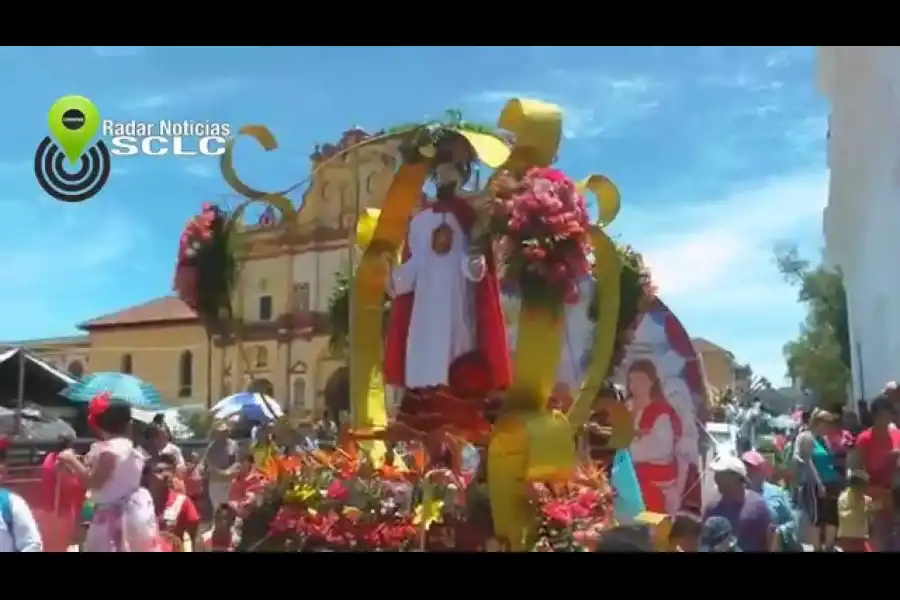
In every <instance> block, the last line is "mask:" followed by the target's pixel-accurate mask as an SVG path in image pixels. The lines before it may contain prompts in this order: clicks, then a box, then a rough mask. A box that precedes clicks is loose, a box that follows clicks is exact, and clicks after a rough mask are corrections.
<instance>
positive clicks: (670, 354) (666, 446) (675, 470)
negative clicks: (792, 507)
mask: <svg viewBox="0 0 900 600" xmlns="http://www.w3.org/2000/svg"><path fill="white" fill-rule="evenodd" d="M584 286H585V289H584V290H583V291H582V294H581V301H580V303H579V305H575V306H570V307H569V306H567V307H566V337H565V344H564V346H563V353H562V354H563V355H562V357H561V360H560V363H559V368H558V370H557V381H558V384H557V389H556V390H555V394H558V395H559V396H560V397H561V398H563V397H566V396H571V395H572V393H569V391H570V390H571V392H573V393H575V394H577V390H578V388H579V386H580V385H581V382H582V380H583V379H584V376H585V372H586V367H587V364H588V363H589V361H590V345H591V343H592V339H593V334H592V329H593V323H592V322H591V321H590V320H589V318H588V310H587V309H588V304H589V302H590V298H591V297H592V289H591V288H592V286H593V282H591V281H587V282H585V283H584ZM505 305H506V306H507V308H508V309H509V308H512V309H515V306H516V302H515V300H514V299H511V298H505ZM515 334H516V332H515V329H514V328H511V330H510V343H511V345H514V344H515ZM614 380H615V381H616V383H618V384H619V385H621V386H622V387H624V388H625V391H626V396H627V402H628V405H629V408H630V410H631V412H632V417H633V418H634V425H635V431H636V436H635V439H634V441H633V442H632V445H631V447H630V451H631V458H632V460H633V462H634V467H635V471H636V473H637V476H638V480H639V482H640V486H641V490H642V493H643V494H644V502H645V504H646V507H647V510H649V511H652V512H659V513H663V514H675V513H676V512H679V511H681V510H685V509H688V510H692V509H693V510H700V508H701V505H702V493H701V492H702V490H701V486H700V433H699V430H698V427H697V422H698V420H699V421H700V422H703V421H705V419H706V416H705V414H704V413H705V393H706V392H705V384H704V381H705V378H704V376H703V370H702V364H701V362H700V358H699V357H698V356H697V353H696V352H695V350H694V348H693V345H692V344H691V340H690V337H689V336H688V335H687V332H686V331H685V330H684V327H682V325H681V323H680V322H679V321H678V319H677V318H676V317H675V315H674V314H673V313H672V312H671V311H670V310H669V309H668V307H667V306H666V305H665V304H664V303H663V302H661V301H659V300H658V299H657V300H655V301H654V303H653V304H652V305H651V307H650V309H649V310H648V311H647V312H646V313H645V314H644V315H643V317H641V321H640V323H639V324H638V326H637V328H636V330H635V335H634V339H633V340H632V342H631V344H629V345H628V347H627V348H626V352H625V359H624V360H623V362H622V364H621V365H620V367H619V369H618V370H617V373H616V374H615V377H614ZM558 403H559V402H558Z"/></svg>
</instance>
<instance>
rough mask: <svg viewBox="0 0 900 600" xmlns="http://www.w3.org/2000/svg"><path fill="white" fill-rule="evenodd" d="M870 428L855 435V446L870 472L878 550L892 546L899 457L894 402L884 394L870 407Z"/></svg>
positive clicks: (898, 432)
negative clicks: (875, 511) (895, 484)
mask: <svg viewBox="0 0 900 600" xmlns="http://www.w3.org/2000/svg"><path fill="white" fill-rule="evenodd" d="M870 414H871V418H872V427H870V428H868V429H866V430H865V431H863V432H862V433H860V434H859V436H858V437H857V438H856V449H857V452H858V453H859V458H860V460H861V461H862V465H863V468H864V469H865V470H866V472H867V473H868V474H869V495H870V496H872V498H873V499H874V500H875V502H876V505H877V506H879V507H880V510H879V511H878V512H877V514H876V516H875V522H874V523H873V527H872V529H873V533H874V536H873V537H874V541H875V543H876V545H877V547H878V549H879V550H882V551H884V550H888V549H889V548H890V547H891V545H892V541H891V540H892V538H893V536H892V534H891V532H892V529H893V521H894V502H893V501H892V500H893V498H892V496H893V494H892V491H891V490H892V488H893V487H894V486H893V477H894V473H895V471H896V469H897V461H898V459H900V430H898V429H897V427H896V426H894V418H895V417H896V414H895V412H894V407H893V403H892V402H891V399H890V398H889V397H888V395H887V394H882V395H880V396H878V397H877V398H876V399H875V400H874V401H873V402H872V406H871V408H870Z"/></svg>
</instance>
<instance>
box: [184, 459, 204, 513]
mask: <svg viewBox="0 0 900 600" xmlns="http://www.w3.org/2000/svg"><path fill="white" fill-rule="evenodd" d="M200 460H201V458H200V456H199V455H198V454H197V453H196V452H191V454H190V455H189V456H187V458H186V459H185V461H184V493H185V494H186V495H187V497H188V498H190V499H191V500H192V501H193V502H194V504H195V505H196V506H197V508H200V509H201V512H202V507H203V505H204V504H205V503H206V502H205V496H206V494H204V491H205V490H204V486H203V466H202V465H201V464H199V462H200ZM206 514H207V515H209V513H208V512H207V513H206Z"/></svg>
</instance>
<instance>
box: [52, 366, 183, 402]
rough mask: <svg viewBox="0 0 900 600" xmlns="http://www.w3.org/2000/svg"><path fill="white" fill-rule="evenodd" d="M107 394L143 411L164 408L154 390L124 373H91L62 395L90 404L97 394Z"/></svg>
mask: <svg viewBox="0 0 900 600" xmlns="http://www.w3.org/2000/svg"><path fill="white" fill-rule="evenodd" d="M104 393H105V394H109V395H110V396H112V397H113V398H114V399H116V400H121V401H123V402H128V403H129V404H131V405H132V406H135V407H137V408H142V409H145V410H154V409H156V410H163V409H165V408H167V407H166V405H165V404H163V402H162V397H161V396H160V395H159V392H158V391H156V388H155V387H153V386H152V385H150V384H149V383H147V382H146V381H142V380H141V379H138V378H137V377H135V376H134V375H126V374H124V373H91V374H89V375H85V376H84V377H82V378H81V380H79V381H76V382H75V383H73V384H72V385H70V386H69V387H67V388H66V389H65V390H63V392H62V395H63V396H65V397H66V398H68V399H69V400H71V401H73V402H90V400H91V398H93V397H94V396H96V395H97V394H104Z"/></svg>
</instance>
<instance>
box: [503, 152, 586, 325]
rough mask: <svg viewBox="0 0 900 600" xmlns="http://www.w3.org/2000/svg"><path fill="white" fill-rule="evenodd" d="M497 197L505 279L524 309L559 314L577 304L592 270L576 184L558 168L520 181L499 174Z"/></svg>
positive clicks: (530, 174)
mask: <svg viewBox="0 0 900 600" xmlns="http://www.w3.org/2000/svg"><path fill="white" fill-rule="evenodd" d="M495 194H496V196H497V201H496V202H495V205H494V206H495V216H494V219H493V221H494V224H493V228H492V229H493V234H494V235H496V236H498V237H499V249H500V255H501V260H502V264H503V269H502V270H503V275H504V279H505V280H506V281H507V282H509V281H511V282H513V284H514V286H515V287H516V288H518V292H519V293H520V294H521V296H522V301H523V304H526V305H527V304H531V303H539V304H541V305H543V306H546V307H548V308H551V309H552V310H555V311H558V310H559V308H560V305H561V304H562V303H563V302H565V303H575V302H577V301H578V282H579V281H580V280H581V279H582V278H583V277H585V276H586V275H587V274H588V272H589V270H590V264H589V262H588V254H589V250H590V242H589V239H588V226H589V222H588V213H587V208H586V206H585V202H584V198H583V197H582V195H581V194H580V193H579V192H578V189H577V188H576V186H575V182H574V181H572V180H571V179H569V178H568V177H567V176H566V175H565V174H563V173H562V172H561V171H558V170H556V169H552V168H543V167H535V168H532V169H530V170H529V171H527V172H526V173H525V175H524V177H522V178H521V179H518V180H517V179H513V178H512V177H511V176H509V175H508V174H501V176H500V181H499V183H498V185H497V186H496V188H495Z"/></svg>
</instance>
